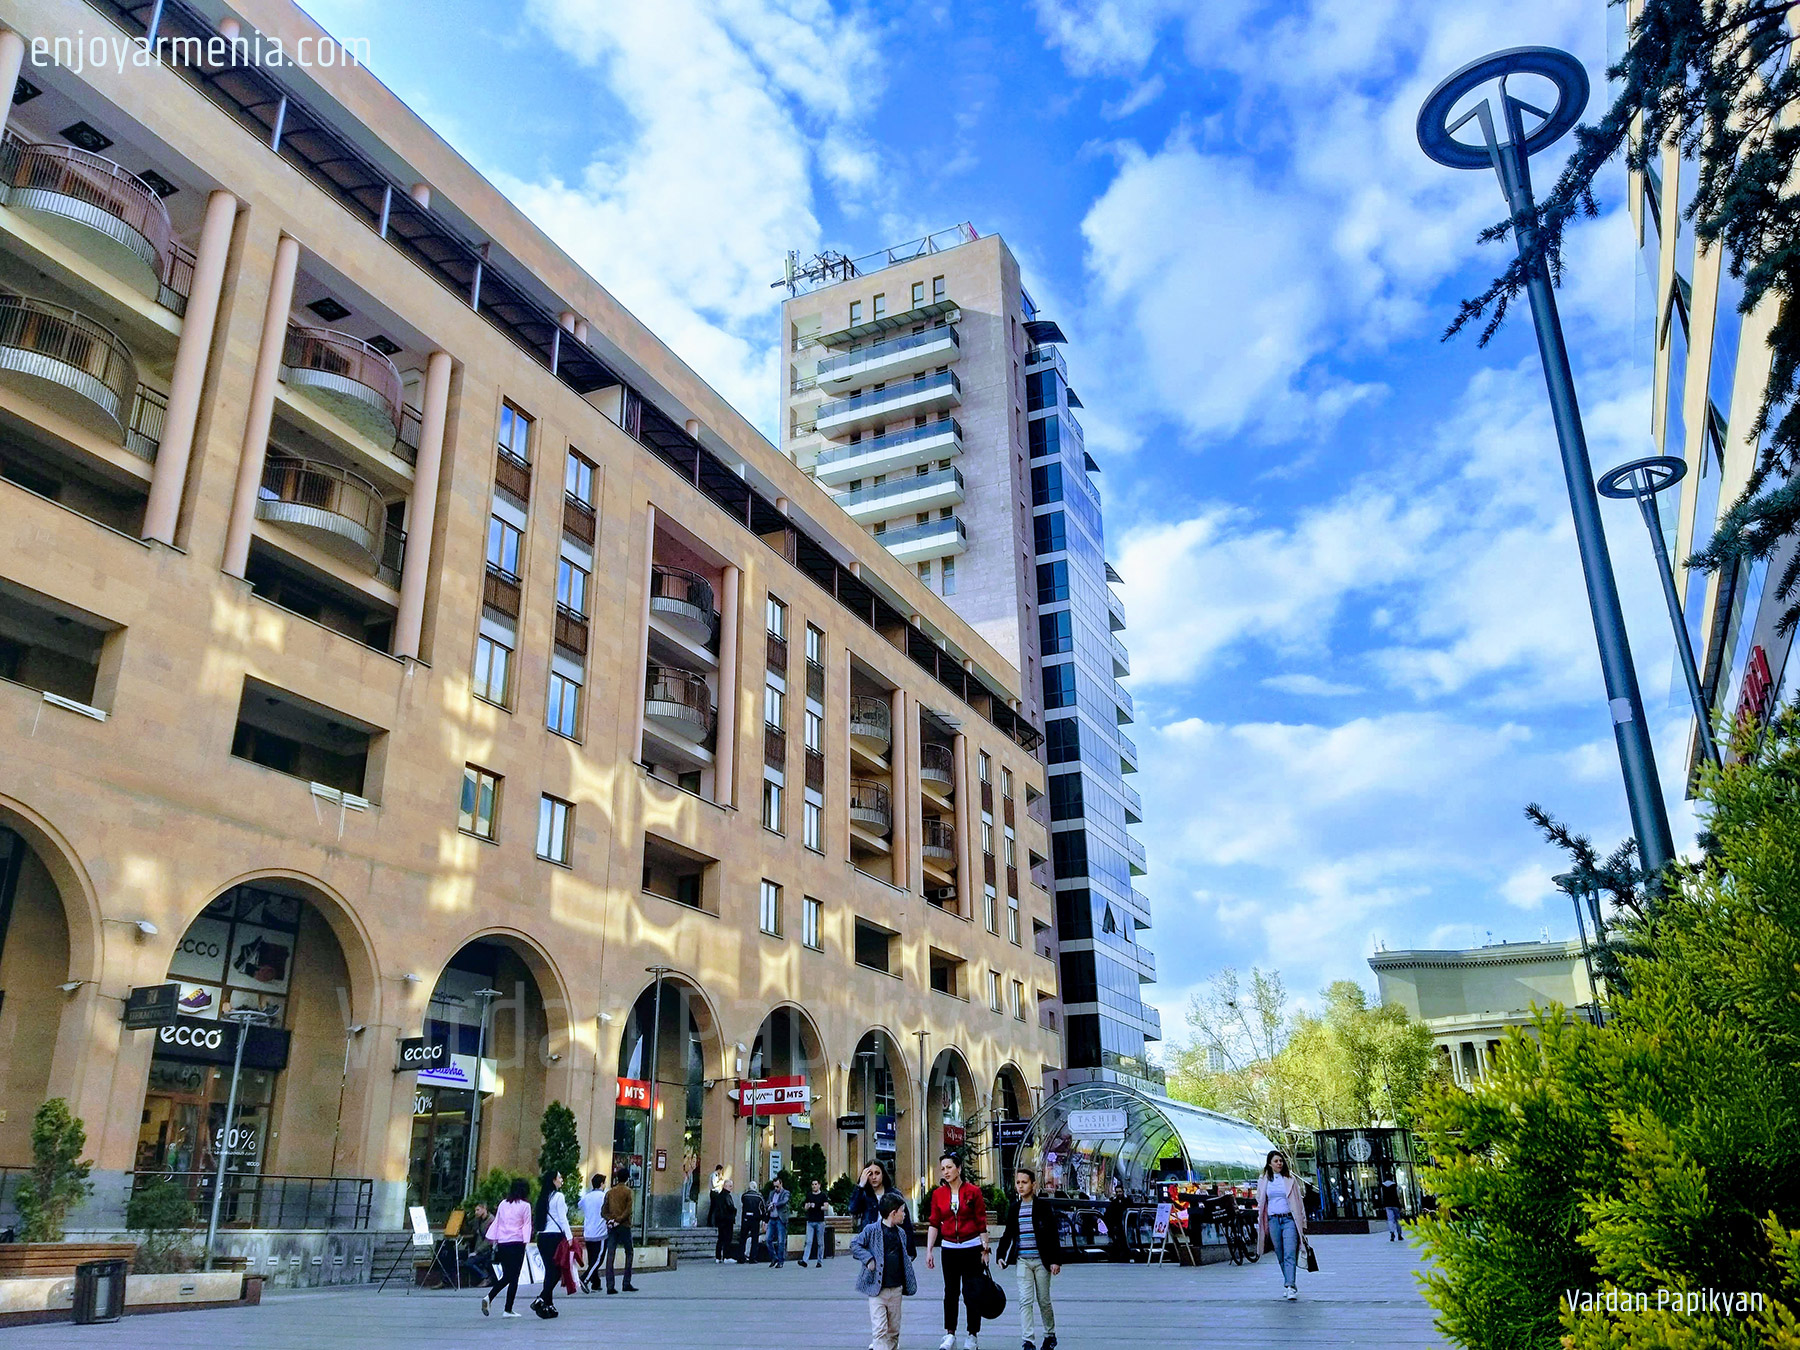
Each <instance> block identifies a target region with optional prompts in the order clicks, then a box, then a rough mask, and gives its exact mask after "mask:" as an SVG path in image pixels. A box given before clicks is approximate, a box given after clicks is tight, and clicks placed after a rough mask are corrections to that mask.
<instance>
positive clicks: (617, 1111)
mask: <svg viewBox="0 0 1800 1350" xmlns="http://www.w3.org/2000/svg"><path fill="white" fill-rule="evenodd" d="M659 987H660V993H661V1008H660V1016H658V990H659ZM653 1028H654V1032H655V1034H654V1036H652V1029H653ZM617 1048H618V1058H617V1059H616V1061H614V1064H615V1071H616V1077H615V1086H614V1093H613V1103H614V1104H613V1137H612V1148H611V1152H610V1159H609V1167H608V1170H609V1171H617V1170H618V1169H619V1168H621V1167H624V1168H626V1169H628V1170H629V1171H630V1173H631V1178H632V1185H633V1186H634V1188H636V1190H637V1193H638V1197H639V1200H638V1203H639V1214H640V1218H641V1220H642V1221H643V1222H644V1223H646V1224H647V1225H648V1226H649V1227H651V1228H670V1229H672V1228H678V1227H683V1226H688V1225H689V1223H690V1220H691V1222H692V1223H700V1222H703V1221H704V1219H705V1215H704V1214H703V1213H701V1212H700V1206H701V1199H700V1197H701V1194H702V1192H703V1190H704V1189H705V1181H704V1176H705V1175H706V1174H710V1172H711V1171H712V1163H723V1162H726V1161H728V1160H729V1158H730V1149H729V1139H728V1138H727V1137H725V1133H724V1132H725V1131H726V1128H727V1121H728V1120H729V1117H728V1115H727V1114H726V1108H727V1107H728V1106H729V1104H730V1099H729V1098H728V1096H727V1095H726V1079H727V1077H728V1074H727V1069H728V1068H729V1069H730V1071H731V1072H735V1064H733V1065H730V1066H728V1065H727V1064H726V1061H727V1059H728V1058H732V1056H728V1055H727V1054H726V1053H725V1045H724V1041H723V1032H722V1030H721V1027H720V1022H719V1016H718V1011H717V1009H716V1008H715V1006H714V1004H713V1002H712V998H711V996H710V995H708V994H707V992H706V989H705V987H704V986H703V985H702V984H701V983H700V981H699V980H698V979H696V978H695V977H694V976H692V975H690V974H688V973H687V972H685V971H680V970H667V971H665V972H664V973H663V975H662V977H661V979H660V981H659V980H656V979H651V980H649V981H646V982H645V984H644V986H643V988H641V989H640V990H639V991H638V993H637V995H636V997H635V998H634V999H633V1000H632V1002H631V1005H630V1007H629V1010H628V1011H627V1013H626V1016H625V1025H624V1026H623V1027H622V1028H621V1029H620V1030H619V1039H618V1047H617ZM653 1049H654V1062H655V1066H656V1068H655V1073H654V1074H652V1073H651V1071H650V1066H651V1062H652V1057H653ZM659 1152H660V1155H661V1157H662V1159H663V1166H662V1167H661V1168H660V1169H658V1167H657V1166H656V1161H657V1157H658V1154H659ZM709 1158H710V1159H711V1160H712V1162H710V1163H709V1162H707V1161H705V1160H706V1159H709Z"/></svg>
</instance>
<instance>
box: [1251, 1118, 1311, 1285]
mask: <svg viewBox="0 0 1800 1350" xmlns="http://www.w3.org/2000/svg"><path fill="white" fill-rule="evenodd" d="M1305 1243H1306V1202H1305V1200H1304V1199H1303V1198H1302V1196H1301V1192H1300V1179H1299V1178H1298V1177H1296V1176H1295V1175H1294V1174H1293V1172H1291V1171H1290V1170H1289V1169H1288V1159H1287V1154H1285V1153H1283V1152H1282V1151H1281V1150H1280V1149H1278V1148H1276V1149H1270V1150H1269V1156H1268V1157H1267V1158H1265V1159H1264V1160H1263V1169H1262V1175H1261V1176H1260V1177H1258V1178H1257V1180H1256V1250H1257V1251H1259V1252H1262V1251H1269V1250H1273V1251H1274V1252H1275V1254H1276V1256H1277V1257H1278V1258H1279V1260H1280V1263H1281V1292H1282V1297H1284V1298H1285V1299H1287V1301H1288V1302H1289V1303H1292V1302H1293V1301H1294V1300H1295V1299H1297V1298H1299V1297H1300V1291H1299V1290H1298V1289H1297V1288H1296V1287H1295V1284H1294V1281H1295V1278H1296V1276H1295V1270H1296V1269H1297V1267H1298V1265H1299V1262H1300V1249H1301V1247H1302V1246H1304V1245H1305Z"/></svg>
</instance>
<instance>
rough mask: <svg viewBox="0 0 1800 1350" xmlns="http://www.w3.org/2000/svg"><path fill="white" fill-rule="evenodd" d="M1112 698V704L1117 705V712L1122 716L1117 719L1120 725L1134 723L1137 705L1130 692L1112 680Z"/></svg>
mask: <svg viewBox="0 0 1800 1350" xmlns="http://www.w3.org/2000/svg"><path fill="white" fill-rule="evenodd" d="M1112 696H1113V702H1114V703H1116V704H1118V705H1119V711H1120V712H1121V713H1123V714H1124V716H1122V717H1120V718H1119V719H1118V720H1119V722H1120V724H1121V725H1123V724H1124V723H1127V722H1135V721H1136V720H1137V704H1136V703H1135V702H1134V701H1133V699H1132V697H1131V691H1130V690H1129V689H1127V688H1126V687H1125V686H1124V685H1122V684H1120V683H1119V682H1118V681H1117V680H1114V681H1113V687H1112Z"/></svg>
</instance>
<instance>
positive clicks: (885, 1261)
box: [850, 1191, 919, 1350]
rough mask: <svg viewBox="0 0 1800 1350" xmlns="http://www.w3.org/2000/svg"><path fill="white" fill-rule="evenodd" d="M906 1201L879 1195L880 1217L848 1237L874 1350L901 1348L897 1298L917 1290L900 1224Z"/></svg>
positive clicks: (915, 1277) (891, 1196)
mask: <svg viewBox="0 0 1800 1350" xmlns="http://www.w3.org/2000/svg"><path fill="white" fill-rule="evenodd" d="M905 1211H906V1202H905V1201H904V1200H902V1199H901V1198H900V1196H899V1194H898V1193H896V1192H891V1191H890V1192H889V1193H888V1194H887V1195H884V1196H882V1197H881V1219H880V1222H878V1223H872V1224H870V1225H869V1226H868V1227H866V1228H864V1229H863V1230H862V1232H860V1233H858V1234H857V1235H856V1236H855V1237H853V1238H852V1239H850V1255H851V1256H853V1257H855V1258H856V1262H857V1267H856V1292H857V1293H859V1294H862V1295H865V1296H866V1297H867V1298H868V1300H869V1326H870V1328H871V1330H872V1331H873V1332H874V1337H875V1339H874V1341H873V1342H872V1344H873V1345H874V1346H875V1350H900V1299H901V1297H902V1296H903V1295H905V1294H916V1293H918V1292H919V1277H918V1276H917V1275H915V1274H914V1273H913V1263H912V1253H911V1251H910V1250H908V1248H907V1245H906V1234H905V1232H904V1231H903V1230H902V1229H901V1227H900V1220H901V1216H902V1215H903V1214H904V1213H905Z"/></svg>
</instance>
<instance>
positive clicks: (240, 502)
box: [224, 234, 300, 577]
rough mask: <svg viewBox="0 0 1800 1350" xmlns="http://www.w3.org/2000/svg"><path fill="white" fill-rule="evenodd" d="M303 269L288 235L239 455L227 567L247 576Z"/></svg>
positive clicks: (273, 279)
mask: <svg viewBox="0 0 1800 1350" xmlns="http://www.w3.org/2000/svg"><path fill="white" fill-rule="evenodd" d="M299 267H300V241H299V240H298V239H295V238H294V237H293V236H292V235H289V234H284V235H282V236H281V242H280V243H279V244H277V245H276V246H275V267H274V270H273V271H272V272H271V274H270V276H269V301H268V307H267V308H266V309H265V310H264V311H263V331H262V344H261V345H260V346H259V347H258V348H257V351H256V375H255V377H254V379H253V380H252V381H251V384H250V411H249V414H248V416H246V417H245V419H244V444H243V448H242V451H241V453H240V455H239V457H238V476H237V490H236V492H235V493H233V495H232V498H231V523H230V525H228V526H227V527H226V530H225V563H224V567H225V571H226V572H227V573H228V574H229V575H231V576H234V577H241V576H243V575H244V567H245V565H246V564H247V563H248V562H249V561H250V528H251V526H252V525H253V524H254V523H255V520H256V499H257V494H258V493H259V492H260V490H261V488H262V476H263V462H264V460H266V459H267V458H268V453H269V424H270V422H271V421H272V420H273V419H274V416H275V385H276V383H277V382H278V381H279V380H280V378H281V353H282V349H283V348H284V347H285V346H286V345H287V326H288V311H289V310H290V309H291V308H292V307H293V303H294V274H295V272H296V271H298V270H299Z"/></svg>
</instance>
